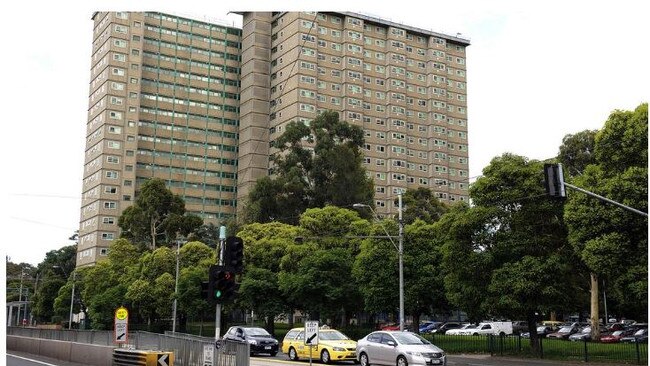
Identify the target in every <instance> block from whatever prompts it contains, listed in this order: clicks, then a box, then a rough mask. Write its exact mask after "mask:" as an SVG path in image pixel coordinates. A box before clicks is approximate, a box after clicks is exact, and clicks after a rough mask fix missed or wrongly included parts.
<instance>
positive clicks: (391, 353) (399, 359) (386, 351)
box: [357, 331, 447, 366]
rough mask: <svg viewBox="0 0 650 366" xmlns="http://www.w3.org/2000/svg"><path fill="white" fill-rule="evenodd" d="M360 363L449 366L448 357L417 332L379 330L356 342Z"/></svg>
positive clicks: (402, 365) (363, 365)
mask: <svg viewBox="0 0 650 366" xmlns="http://www.w3.org/2000/svg"><path fill="white" fill-rule="evenodd" d="M357 361H358V362H359V363H360V364H361V366H368V365H370V364H373V365H397V366H406V365H411V366H415V365H446V364H447V356H446V355H445V352H444V351H443V350H441V349H440V348H438V347H436V346H434V345H433V344H431V342H429V341H427V340H426V339H424V338H422V337H420V336H419V335H417V334H415V333H411V332H399V331H376V332H372V333H370V334H368V335H367V336H365V337H363V338H361V339H360V340H359V341H358V342H357Z"/></svg>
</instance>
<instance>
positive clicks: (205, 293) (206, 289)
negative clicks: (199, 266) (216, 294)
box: [201, 281, 211, 301]
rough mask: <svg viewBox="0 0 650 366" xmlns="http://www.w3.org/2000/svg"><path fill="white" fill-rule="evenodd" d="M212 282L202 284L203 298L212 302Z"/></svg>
mask: <svg viewBox="0 0 650 366" xmlns="http://www.w3.org/2000/svg"><path fill="white" fill-rule="evenodd" d="M210 293H211V292H210V281H203V282H201V298H203V299H206V300H208V301H210Z"/></svg>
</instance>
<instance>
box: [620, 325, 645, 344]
mask: <svg viewBox="0 0 650 366" xmlns="http://www.w3.org/2000/svg"><path fill="white" fill-rule="evenodd" d="M620 341H621V342H624V343H627V342H632V343H648V328H641V329H639V330H637V331H636V332H634V334H633V335H631V336H627V337H623V338H621V339H620Z"/></svg>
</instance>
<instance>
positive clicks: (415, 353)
mask: <svg viewBox="0 0 650 366" xmlns="http://www.w3.org/2000/svg"><path fill="white" fill-rule="evenodd" d="M406 354H409V355H411V356H416V357H422V353H420V352H406Z"/></svg>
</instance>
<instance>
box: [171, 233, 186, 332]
mask: <svg viewBox="0 0 650 366" xmlns="http://www.w3.org/2000/svg"><path fill="white" fill-rule="evenodd" d="M181 245H183V241H182V240H181V238H178V239H177V240H176V286H175V287H174V308H173V311H172V313H173V314H172V317H173V319H172V333H176V307H177V306H178V299H177V298H178V261H179V257H180V254H181Z"/></svg>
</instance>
